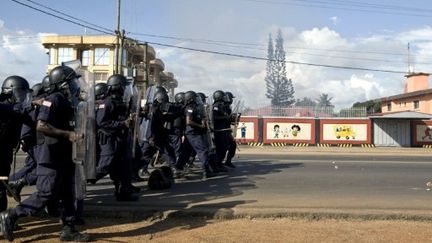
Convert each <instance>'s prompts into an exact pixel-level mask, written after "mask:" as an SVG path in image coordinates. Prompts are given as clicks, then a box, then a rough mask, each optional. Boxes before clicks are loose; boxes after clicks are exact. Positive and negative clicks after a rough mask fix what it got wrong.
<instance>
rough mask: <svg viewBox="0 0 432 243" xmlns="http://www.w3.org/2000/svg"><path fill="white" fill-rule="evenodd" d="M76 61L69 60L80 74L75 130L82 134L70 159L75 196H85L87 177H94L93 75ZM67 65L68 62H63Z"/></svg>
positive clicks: (79, 198) (77, 197)
mask: <svg viewBox="0 0 432 243" xmlns="http://www.w3.org/2000/svg"><path fill="white" fill-rule="evenodd" d="M77 63H78V62H77V61H72V62H71V66H70V67H71V68H73V69H74V70H75V72H76V73H77V74H79V75H80V77H79V78H78V83H79V85H80V99H79V100H80V101H79V103H78V105H77V107H76V108H75V132H76V133H77V134H80V135H82V136H83V139H81V140H78V141H77V142H75V143H74V144H73V155H72V159H73V161H74V163H75V181H74V183H75V198H76V199H77V200H81V199H84V198H85V196H86V184H87V179H95V178H96V122H95V96H94V85H95V80H94V75H93V73H90V72H88V71H85V70H82V69H81V68H80V66H79V65H78V64H77ZM63 65H68V66H69V63H63Z"/></svg>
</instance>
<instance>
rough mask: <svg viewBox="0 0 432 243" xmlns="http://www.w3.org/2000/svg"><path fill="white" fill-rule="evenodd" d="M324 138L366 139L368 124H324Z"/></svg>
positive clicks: (342, 139)
mask: <svg viewBox="0 0 432 243" xmlns="http://www.w3.org/2000/svg"><path fill="white" fill-rule="evenodd" d="M322 132H323V140H340V141H366V140H367V132H368V130H367V125H366V124H324V125H323V131H322Z"/></svg>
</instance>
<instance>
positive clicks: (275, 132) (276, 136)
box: [273, 124, 280, 138]
mask: <svg viewBox="0 0 432 243" xmlns="http://www.w3.org/2000/svg"><path fill="white" fill-rule="evenodd" d="M273 132H274V137H273V138H279V133H280V127H279V125H278V124H276V125H274V127H273Z"/></svg>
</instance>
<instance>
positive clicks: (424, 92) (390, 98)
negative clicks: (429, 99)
mask: <svg viewBox="0 0 432 243" xmlns="http://www.w3.org/2000/svg"><path fill="white" fill-rule="evenodd" d="M427 94H432V89H424V90H417V91H414V92H409V93H405V94H398V95H393V96H388V97H383V98H379V99H375V100H374V101H381V102H383V101H393V100H398V99H404V98H410V97H415V96H420V95H427Z"/></svg>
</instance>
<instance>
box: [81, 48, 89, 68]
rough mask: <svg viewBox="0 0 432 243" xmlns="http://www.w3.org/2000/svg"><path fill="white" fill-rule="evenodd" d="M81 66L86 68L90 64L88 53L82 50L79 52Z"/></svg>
mask: <svg viewBox="0 0 432 243" xmlns="http://www.w3.org/2000/svg"><path fill="white" fill-rule="evenodd" d="M81 64H82V65H83V66H88V65H89V64H90V51H89V50H84V51H82V52H81Z"/></svg>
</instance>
